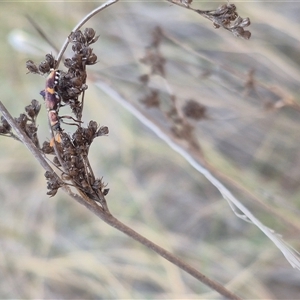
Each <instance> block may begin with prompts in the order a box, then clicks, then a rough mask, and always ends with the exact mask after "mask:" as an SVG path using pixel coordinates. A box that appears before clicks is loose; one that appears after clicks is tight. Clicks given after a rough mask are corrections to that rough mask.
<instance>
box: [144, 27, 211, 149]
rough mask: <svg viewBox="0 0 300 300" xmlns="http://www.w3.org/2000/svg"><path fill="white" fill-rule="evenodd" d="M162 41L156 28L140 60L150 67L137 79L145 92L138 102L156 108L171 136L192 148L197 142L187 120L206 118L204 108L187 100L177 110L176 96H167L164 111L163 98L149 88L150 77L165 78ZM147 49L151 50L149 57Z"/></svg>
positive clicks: (158, 92) (160, 31) (155, 90)
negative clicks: (185, 142) (166, 124)
mask: <svg viewBox="0 0 300 300" xmlns="http://www.w3.org/2000/svg"><path fill="white" fill-rule="evenodd" d="M162 40H163V31H162V29H161V28H159V27H156V28H155V29H154V30H153V33H152V41H151V43H150V46H148V47H147V48H146V54H145V56H144V57H143V58H142V59H141V60H140V62H141V63H144V64H146V65H149V66H150V72H149V74H143V75H141V76H140V77H139V79H140V81H141V83H142V84H143V87H144V90H145V91H147V94H146V95H145V96H144V97H142V98H141V99H140V102H141V103H142V104H144V105H145V106H146V107H147V108H157V109H159V110H161V111H162V112H163V113H164V115H165V117H166V119H167V121H168V122H169V123H170V130H171V132H172V134H173V135H174V136H175V137H176V138H179V139H183V140H187V141H189V142H190V143H191V144H192V145H193V146H196V144H197V142H196V139H195V137H194V126H193V125H192V124H191V123H190V122H189V120H188V119H187V118H191V119H193V120H196V121H200V120H201V119H204V118H206V107H205V106H204V105H202V104H200V103H199V102H197V101H195V100H188V101H186V103H185V105H184V106H183V108H182V109H179V107H178V105H177V99H176V96H175V95H168V97H167V98H168V100H167V101H168V105H167V107H168V108H167V109H165V107H166V105H164V106H163V105H161V104H162V98H165V96H162V94H161V92H160V91H159V90H157V89H154V88H152V87H150V86H149V82H150V80H151V76H152V75H154V74H156V75H160V76H162V77H165V76H166V72H165V63H166V59H165V58H164V57H163V56H162V54H161V52H160V49H159V47H160V45H161V42H162ZM149 49H151V53H150V55H149ZM162 107H164V109H162Z"/></svg>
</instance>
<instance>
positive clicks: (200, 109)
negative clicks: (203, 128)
mask: <svg viewBox="0 0 300 300" xmlns="http://www.w3.org/2000/svg"><path fill="white" fill-rule="evenodd" d="M182 110H183V113H184V115H185V116H187V117H188V118H191V119H194V120H197V121H199V120H201V119H204V118H206V107H205V106H204V105H202V104H201V103H199V102H197V101H195V100H188V101H187V102H186V104H185V105H184V107H183V109H182Z"/></svg>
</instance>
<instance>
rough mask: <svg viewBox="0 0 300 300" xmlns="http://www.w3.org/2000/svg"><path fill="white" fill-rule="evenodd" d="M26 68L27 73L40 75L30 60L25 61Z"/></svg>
mask: <svg viewBox="0 0 300 300" xmlns="http://www.w3.org/2000/svg"><path fill="white" fill-rule="evenodd" d="M26 68H27V70H28V72H29V73H33V74H40V72H39V69H38V67H37V66H36V64H35V63H34V62H33V61H32V60H27V61H26Z"/></svg>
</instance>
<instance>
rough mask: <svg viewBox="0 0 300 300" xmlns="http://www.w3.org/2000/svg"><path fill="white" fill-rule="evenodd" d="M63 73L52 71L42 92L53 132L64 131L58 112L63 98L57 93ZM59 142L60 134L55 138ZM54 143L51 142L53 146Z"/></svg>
mask: <svg viewBox="0 0 300 300" xmlns="http://www.w3.org/2000/svg"><path fill="white" fill-rule="evenodd" d="M60 75H61V72H60V70H52V71H51V72H50V74H49V75H48V77H47V80H46V84H45V89H44V90H42V91H41V92H40V94H41V95H42V96H43V98H44V100H45V105H46V109H47V111H48V118H49V122H50V125H51V128H52V130H54V131H56V132H59V131H62V129H61V127H60V120H59V116H58V110H59V108H60V102H61V97H60V95H59V94H58V92H57V85H58V84H59V79H60ZM55 140H56V141H57V142H61V137H60V134H57V135H56V136H55ZM53 144H54V141H53V140H51V142H50V145H51V146H52V145H53Z"/></svg>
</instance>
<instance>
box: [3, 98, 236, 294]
mask: <svg viewBox="0 0 300 300" xmlns="http://www.w3.org/2000/svg"><path fill="white" fill-rule="evenodd" d="M0 112H1V113H2V115H3V116H4V118H5V119H6V120H7V122H8V123H9V124H10V126H11V127H12V128H13V129H14V130H15V132H16V134H17V136H18V138H19V139H20V141H21V142H23V143H24V144H25V146H26V147H27V148H28V149H29V151H30V152H31V153H32V154H33V155H34V157H35V158H36V159H37V160H38V162H39V163H40V164H41V166H42V167H43V168H44V169H45V170H46V171H49V172H52V173H53V174H55V175H56V176H57V177H58V175H57V174H56V173H55V172H54V170H53V169H52V168H51V166H50V165H49V164H48V162H47V161H46V159H45V157H44V156H43V155H42V154H41V152H40V151H39V150H38V149H37V148H36V146H35V145H34V144H33V142H32V141H31V140H30V139H29V138H28V136H27V135H26V134H25V133H24V132H23V131H22V130H21V129H20V128H19V125H18V124H17V123H16V122H15V120H14V118H13V117H12V116H11V115H10V113H9V112H8V111H7V109H6V108H5V106H4V105H3V104H2V102H1V101H0ZM63 190H64V191H65V192H66V193H68V195H69V196H70V197H72V198H73V199H74V200H76V201H77V202H78V203H80V204H82V205H83V206H85V207H86V208H87V209H89V210H90V211H91V212H93V213H94V214H95V215H97V216H98V217H99V218H100V219H101V220H102V221H104V222H105V223H107V224H108V225H110V226H112V227H114V228H116V229H117V230H119V231H121V232H123V233H125V234H126V235H127V236H129V237H131V238H133V239H134V240H136V241H138V242H139V243H141V244H142V245H144V246H146V247H147V248H149V249H151V250H152V251H154V252H156V253H157V254H159V255H160V256H162V257H164V258H165V259H167V260H168V261H170V262H171V263H173V264H174V265H176V266H178V267H179V268H181V269H182V270H184V271H186V272H187V273H189V274H190V275H191V276H193V277H194V278H196V279H198V280H199V281H201V282H202V283H203V284H205V285H206V286H208V287H210V288H211V289H213V290H215V291H216V292H218V293H219V294H220V295H222V296H224V297H226V298H228V299H234V300H238V299H241V298H240V297H238V296H237V295H235V294H234V293H232V292H230V291H229V290H227V289H226V288H225V287H224V286H222V285H221V284H219V283H217V282H216V281H214V280H212V279H209V278H208V277H206V276H205V275H204V274H202V273H201V272H199V271H197V270H196V269H194V268H193V267H192V266H190V265H188V264H187V263H185V262H183V261H182V260H181V259H179V258H177V257H176V256H174V255H173V254H172V253H170V252H168V251H167V250H165V249H163V248H162V247H160V246H158V245H156V244H155V243H153V242H151V241H150V240H148V239H146V238H145V237H144V236H142V235H140V234H139V233H137V232H136V231H134V230H133V229H131V228H129V227H128V226H126V225H125V224H123V223H122V222H120V221H119V220H118V219H116V218H115V217H113V216H112V215H111V214H110V212H109V211H108V209H107V210H106V209H103V208H102V207H101V206H100V205H98V204H97V203H96V202H95V201H93V200H91V199H89V198H88V197H86V196H84V195H83V194H82V193H80V194H81V196H80V195H78V194H75V193H73V192H72V191H71V190H70V189H69V188H67V187H66V186H63Z"/></svg>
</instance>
